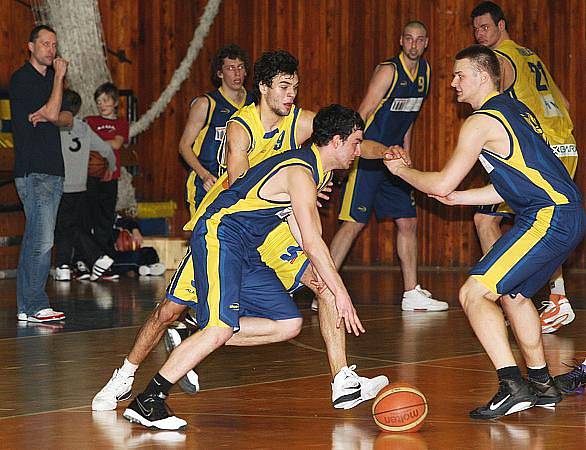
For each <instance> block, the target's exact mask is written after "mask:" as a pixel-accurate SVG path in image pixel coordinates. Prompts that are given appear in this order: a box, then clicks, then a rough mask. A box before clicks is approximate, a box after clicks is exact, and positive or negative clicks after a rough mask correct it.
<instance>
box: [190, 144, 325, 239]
mask: <svg viewBox="0 0 586 450" xmlns="http://www.w3.org/2000/svg"><path fill="white" fill-rule="evenodd" d="M292 166H301V167H305V168H307V170H308V171H309V172H311V175H312V177H313V181H314V182H315V184H316V188H317V189H318V190H319V189H322V188H323V187H324V186H325V185H326V184H327V183H328V181H329V180H330V179H331V174H330V172H324V170H323V165H322V161H321V157H320V154H319V150H318V149H317V147H316V146H315V145H311V146H306V147H304V148H302V149H299V150H297V151H294V152H284V153H280V154H277V155H275V156H272V157H271V158H268V159H266V160H264V161H262V162H260V163H258V164H256V165H255V166H254V167H251V168H250V169H249V170H248V172H246V174H245V175H244V176H242V177H241V178H239V179H237V180H236V181H235V182H234V183H233V184H232V186H230V188H228V189H226V190H224V191H222V192H221V193H220V194H219V195H218V196H217V197H216V198H215V199H214V200H213V201H211V202H209V203H208V204H207V205H203V204H202V207H201V208H199V209H198V210H197V213H196V218H195V219H196V224H195V228H194V230H193V237H192V239H197V237H198V236H200V235H201V236H202V237H203V236H205V239H206V240H209V239H219V240H228V241H229V242H232V243H236V242H240V243H244V244H245V245H246V246H248V248H257V247H258V246H260V245H261V244H262V243H263V242H264V240H265V239H266V237H267V235H268V234H269V233H270V232H271V231H272V230H274V229H275V228H276V227H277V226H278V225H279V224H281V223H282V222H283V221H284V220H285V219H286V218H287V217H288V216H289V215H290V214H292V206H291V201H290V200H287V201H276V200H270V199H267V198H264V197H263V196H262V195H261V192H260V191H261V189H262V187H263V186H265V185H266V184H267V183H268V182H269V181H270V180H271V178H273V177H274V176H275V175H276V174H277V173H279V172H280V171H281V170H283V169H285V168H288V167H292ZM227 245H228V244H227Z"/></svg>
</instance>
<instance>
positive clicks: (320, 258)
mask: <svg viewBox="0 0 586 450" xmlns="http://www.w3.org/2000/svg"><path fill="white" fill-rule="evenodd" d="M284 172H286V176H287V177H286V185H285V186H284V188H285V189H286V192H287V194H288V196H289V197H290V199H291V204H292V208H293V215H294V216H295V221H296V223H297V225H298V227H299V234H300V235H301V241H302V243H303V251H304V252H305V254H306V255H307V256H308V258H309V259H310V261H311V263H312V265H313V266H314V267H315V268H316V270H317V272H318V273H319V275H320V277H321V279H322V280H323V281H324V282H325V284H326V285H327V286H328V288H329V289H330V290H331V291H332V293H333V294H334V296H335V298H336V307H337V309H338V321H337V326H338V327H339V326H341V324H342V321H344V323H345V325H346V331H347V332H348V333H351V332H353V333H354V334H355V335H357V336H358V335H359V334H360V333H361V332H364V331H365V330H364V328H363V326H362V324H361V322H360V319H359V318H358V315H357V314H356V310H355V309H354V306H353V305H352V300H351V299H350V296H349V295H348V291H347V290H346V287H345V286H344V283H343V282H342V279H341V278H340V275H339V274H338V272H337V270H336V266H335V265H334V262H333V261H332V257H331V255H330V252H329V250H328V247H327V245H326V243H325V242H324V241H323V239H322V236H321V230H322V229H321V220H320V217H319V213H318V210H317V206H316V200H317V192H316V188H315V183H314V181H313V179H312V177H311V174H310V173H309V171H308V170H307V169H304V168H301V167H290V168H287V169H285V170H284Z"/></svg>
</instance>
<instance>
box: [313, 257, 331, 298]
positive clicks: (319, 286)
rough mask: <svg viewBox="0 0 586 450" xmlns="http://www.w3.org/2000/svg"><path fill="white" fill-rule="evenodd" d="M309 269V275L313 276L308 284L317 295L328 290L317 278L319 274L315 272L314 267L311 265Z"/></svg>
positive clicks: (322, 281)
mask: <svg viewBox="0 0 586 450" xmlns="http://www.w3.org/2000/svg"><path fill="white" fill-rule="evenodd" d="M310 267H311V273H312V274H313V278H312V279H311V281H310V284H311V285H312V286H313V287H314V288H315V289H316V290H317V292H318V293H319V294H323V293H324V292H325V291H326V290H327V289H328V287H327V286H326V283H325V282H324V280H322V279H321V277H320V276H319V273H317V270H315V267H313V264H311V265H310Z"/></svg>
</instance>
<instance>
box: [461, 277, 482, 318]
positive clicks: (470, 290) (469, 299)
mask: <svg viewBox="0 0 586 450" xmlns="http://www.w3.org/2000/svg"><path fill="white" fill-rule="evenodd" d="M470 280H471V279H470V278H469V279H468V280H467V281H466V282H465V283H464V284H463V285H462V287H461V288H460V292H459V293H458V300H459V301H460V305H462V308H463V309H464V312H466V311H468V310H469V309H470V308H472V307H474V304H475V303H476V302H477V301H479V300H481V298H480V297H479V296H478V295H477V294H476V292H475V291H476V289H475V286H474V284H473V283H472V282H471V281H470Z"/></svg>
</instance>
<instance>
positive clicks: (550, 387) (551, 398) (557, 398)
mask: <svg viewBox="0 0 586 450" xmlns="http://www.w3.org/2000/svg"><path fill="white" fill-rule="evenodd" d="M527 381H529V383H530V384H531V386H532V387H533V390H534V391H535V393H536V394H537V402H536V403H535V406H547V407H551V406H555V405H556V403H559V402H561V401H562V393H561V392H560V390H559V389H558V387H557V386H556V385H555V382H554V381H553V378H552V377H549V380H547V382H545V383H541V382H539V381H537V380H533V379H531V378H527Z"/></svg>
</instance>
